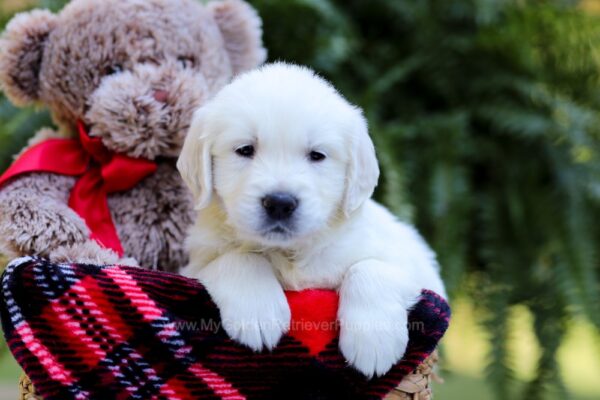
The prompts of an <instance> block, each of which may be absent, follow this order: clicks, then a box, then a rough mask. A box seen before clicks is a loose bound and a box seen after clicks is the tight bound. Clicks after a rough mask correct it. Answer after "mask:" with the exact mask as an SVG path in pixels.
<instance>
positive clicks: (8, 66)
mask: <svg viewBox="0 0 600 400" xmlns="http://www.w3.org/2000/svg"><path fill="white" fill-rule="evenodd" d="M57 19H58V17H57V16H56V15H54V14H52V13H51V12H50V11H47V10H33V11H29V12H26V13H21V14H17V15H16V16H15V17H14V18H13V19H12V20H11V21H10V22H9V23H8V25H7V26H6V30H5V31H4V33H3V34H2V38H1V39H0V83H1V84H2V89H3V90H4V92H5V93H6V95H7V96H8V98H9V99H10V100H11V101H12V102H14V103H15V104H17V105H27V104H29V103H31V102H34V101H37V100H38V99H39V89H40V76H39V75H40V68H41V65H42V59H43V55H44V48H45V46H46V40H47V39H48V35H50V32H52V30H53V29H54V27H55V26H56V25H57Z"/></svg>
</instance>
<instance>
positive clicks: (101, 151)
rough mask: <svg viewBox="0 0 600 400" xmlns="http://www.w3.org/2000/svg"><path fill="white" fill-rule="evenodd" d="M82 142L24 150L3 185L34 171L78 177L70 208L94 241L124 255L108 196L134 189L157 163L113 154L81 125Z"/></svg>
mask: <svg viewBox="0 0 600 400" xmlns="http://www.w3.org/2000/svg"><path fill="white" fill-rule="evenodd" d="M78 129H79V139H48V140H46V141H44V142H42V143H39V144H37V145H35V146H33V147H31V148H29V149H27V151H25V152H24V153H23V154H22V155H21V156H20V157H19V158H18V159H17V160H16V161H15V162H14V163H13V164H12V165H11V166H10V167H9V168H8V170H6V172H5V173H4V174H3V175H2V176H0V186H2V185H3V184H5V183H6V182H7V181H8V180H10V179H12V178H15V177H17V176H20V175H23V174H27V173H31V172H49V173H54V174H59V175H68V176H75V177H79V179H78V180H77V183H75V186H74V187H73V189H72V190H71V194H70V196H69V207H71V208H72V209H73V210H74V211H75V212H76V213H77V214H78V215H79V216H80V217H81V218H82V219H83V220H84V221H85V223H86V224H87V226H88V227H89V229H90V231H91V238H92V239H94V240H96V241H97V242H98V243H99V244H100V245H102V246H104V247H106V248H109V249H112V250H114V251H115V252H116V253H117V254H119V256H122V255H123V247H122V246H121V241H120V240H119V236H118V234H117V230H116V228H115V225H114V223H113V221H112V217H111V215H110V210H109V208H108V202H107V198H106V195H107V194H108V193H114V192H119V191H124V190H128V189H131V188H132V187H134V186H135V185H136V184H137V183H138V182H139V181H141V180H142V179H144V178H145V177H147V176H148V175H150V174H152V173H153V172H154V171H156V164H155V163H154V162H152V161H149V160H143V159H137V158H133V157H128V156H124V155H121V154H113V153H111V152H110V151H109V150H108V149H107V148H106V147H104V145H103V144H102V140H101V139H100V138H92V137H90V136H89V135H88V134H87V133H86V131H85V127H84V126H83V123H81V122H79V123H78Z"/></svg>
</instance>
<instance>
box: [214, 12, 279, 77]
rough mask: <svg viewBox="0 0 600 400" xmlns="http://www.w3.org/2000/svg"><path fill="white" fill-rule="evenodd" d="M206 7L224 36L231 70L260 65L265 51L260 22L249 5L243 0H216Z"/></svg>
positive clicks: (235, 70)
mask: <svg viewBox="0 0 600 400" xmlns="http://www.w3.org/2000/svg"><path fill="white" fill-rule="evenodd" d="M208 8H209V10H210V11H211V12H212V14H213V17H214V18H215V20H216V21H217V24H218V25H219V29H220V30H221V34H222V35H223V38H224V39H225V48H226V49H227V53H228V54H229V58H230V60H231V65H232V67H233V73H234V74H239V73H241V72H244V71H247V70H250V69H252V68H255V67H257V66H259V65H260V64H262V63H263V62H264V61H265V59H266V58H267V51H266V50H265V48H264V46H263V43H262V21H261V19H260V17H259V16H258V13H257V12H256V10H254V9H253V8H252V7H251V6H250V5H249V4H247V3H246V2H244V1H242V0H219V1H213V2H210V3H208Z"/></svg>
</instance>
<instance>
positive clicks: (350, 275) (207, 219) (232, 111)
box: [178, 63, 445, 377]
mask: <svg viewBox="0 0 600 400" xmlns="http://www.w3.org/2000/svg"><path fill="white" fill-rule="evenodd" d="M178 168H179V171H180V172H181V174H182V176H183V179H184V180H185V182H186V183H187V185H188V186H189V187H190V189H191V190H192V192H193V193H194V196H195V202H196V209H197V210H198V217H197V220H196V223H195V225H194V226H193V228H192V229H191V230H190V232H189V237H188V240H187V248H188V251H189V253H190V264H189V265H188V266H187V267H185V268H184V269H183V270H182V273H183V274H184V275H186V276H189V277H193V278H197V279H199V280H200V281H201V282H202V283H203V284H204V285H205V286H206V288H207V290H208V292H209V293H210V295H211V296H212V298H213V299H214V301H215V303H216V304H217V305H218V307H219V309H220V312H221V317H222V319H223V324H224V325H223V326H224V329H225V331H226V332H227V333H228V334H229V335H230V337H231V338H233V339H234V340H236V341H238V342H240V343H242V344H245V345H247V346H249V347H251V348H252V349H255V350H256V351H258V350H261V349H263V348H268V349H271V348H273V347H274V346H275V345H276V344H277V343H278V341H279V339H280V338H281V336H282V335H283V334H284V333H285V332H286V331H287V329H288V328H289V324H290V310H289V307H288V304H287V302H286V298H285V295H284V290H285V289H293V290H300V289H305V288H330V289H335V290H338V291H339V294H340V306H339V311H338V319H339V321H340V342H339V343H340V349H341V351H342V353H343V355H344V356H345V357H346V359H347V360H348V361H349V362H350V363H351V364H352V365H353V366H354V367H355V368H357V369H358V370H359V371H361V372H362V373H363V374H365V375H366V376H369V377H370V376H373V375H381V374H384V373H385V372H387V371H388V370H389V369H390V367H391V366H392V365H394V363H396V362H397V361H398V360H399V359H400V358H402V356H403V354H404V352H405V349H406V345H407V342H408V327H407V313H408V310H409V309H410V308H411V306H412V305H413V304H415V302H416V301H417V298H418V296H419V294H420V291H421V289H431V290H434V291H435V292H437V293H439V294H441V295H444V296H445V292H444V286H443V283H442V281H441V279H440V276H439V268H438V265H437V262H436V260H435V255H434V254H433V252H432V251H431V250H430V249H429V247H428V246H427V245H426V243H425V242H424V241H423V239H422V238H421V237H420V236H419V234H418V233H417V232H416V231H415V229H413V227H411V226H409V225H407V224H405V223H402V222H400V221H398V220H397V219H396V218H395V217H394V216H393V215H392V214H391V213H390V212H388V211H387V210H386V209H385V208H384V207H382V206H380V205H378V204H377V203H375V202H374V201H373V200H371V199H370V197H371V195H372V194H373V190H374V188H375V186H376V184H377V179H378V177H379V168H378V165H377V159H376V156H375V149H374V147H373V143H372V141H371V139H370V137H369V133H368V129H367V123H366V120H365V118H364V117H363V115H362V112H361V110H360V109H359V108H357V107H356V106H353V105H352V104H350V103H349V102H348V101H346V100H345V99H344V98H343V97H342V96H341V95H340V94H339V93H338V92H337V91H336V90H335V89H334V88H333V87H332V86H331V85H330V84H329V83H327V82H326V81H325V80H323V79H322V78H320V77H318V76H316V75H315V74H314V72H312V71H311V70H309V69H307V68H304V67H299V66H295V65H289V64H284V63H277V64H271V65H266V66H264V67H262V68H260V69H258V70H255V71H252V72H249V73H246V74H244V75H242V76H240V77H238V78H236V79H235V80H234V81H233V82H232V83H231V84H229V85H228V86H226V87H225V88H224V89H222V90H221V91H220V92H219V93H218V94H217V95H216V96H215V97H214V98H213V99H212V100H211V101H209V102H208V103H207V104H206V105H205V106H203V107H201V108H200V109H199V110H198V111H197V112H196V114H195V116H194V118H193V122H192V126H191V128H190V131H189V133H188V136H187V138H186V141H185V144H184V146H183V151H182V154H181V156H180V158H179V162H178Z"/></svg>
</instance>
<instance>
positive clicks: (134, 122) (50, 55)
mask: <svg viewBox="0 0 600 400" xmlns="http://www.w3.org/2000/svg"><path fill="white" fill-rule="evenodd" d="M0 48H1V53H0V82H1V83H2V86H3V89H4V91H5V93H6V95H7V96H8V97H9V98H10V99H11V100H12V101H13V102H14V103H15V104H18V105H28V104H31V103H37V104H41V105H44V106H46V107H48V109H49V110H50V112H51V114H52V117H53V120H54V121H55V123H56V124H57V126H58V127H59V129H58V131H53V130H50V129H43V130H41V131H40V132H38V134H36V136H34V138H33V139H32V141H31V143H30V149H29V150H26V151H25V152H24V153H22V155H21V157H22V158H23V159H24V160H25V161H23V160H22V159H20V160H18V162H21V163H25V164H27V163H29V165H28V166H27V167H26V168H21V170H20V171H17V172H18V173H14V174H12V175H9V176H5V178H6V179H5V180H4V182H3V183H2V184H1V186H0V252H4V253H5V254H7V255H9V256H21V255H39V256H42V257H47V258H50V259H51V260H54V261H75V260H77V261H88V262H93V263H101V264H104V263H115V262H124V260H127V261H128V262H132V260H131V259H133V262H136V263H138V264H139V265H141V266H143V267H146V268H152V269H157V268H160V269H163V270H168V271H173V270H176V269H177V268H178V267H180V266H182V265H185V263H186V255H185V254H184V250H183V241H184V236H185V233H186V230H187V228H188V226H189V225H190V224H191V223H192V216H193V212H192V211H193V210H192V208H193V205H192V201H191V198H190V195H189V193H188V192H187V189H186V188H184V185H183V183H182V181H181V179H180V177H179V174H178V172H177V170H176V168H175V161H176V157H177V156H178V154H179V151H180V149H181V146H182V144H183V140H184V136H185V134H186V131H187V129H188V126H189V124H190V120H191V118H192V114H193V111H194V110H195V109H196V108H197V107H198V106H200V105H201V104H203V102H205V101H206V100H207V99H208V98H209V97H211V96H212V95H213V94H214V93H215V92H216V91H217V90H218V89H220V88H221V87H222V86H223V85H224V84H226V83H227V82H228V81H230V80H231V78H232V77H233V76H234V75H235V74H238V73H240V72H243V71H245V70H248V69H251V68H253V67H255V66H257V65H259V64H260V63H262V62H263V61H264V59H265V54H266V52H265V49H264V48H263V45H262V41H261V21H260V19H259V17H258V15H257V14H256V12H255V11H254V10H253V9H252V8H251V7H250V6H249V5H248V4H246V3H244V2H243V1H241V0H221V1H214V2H212V3H208V4H207V5H202V4H201V3H199V2H197V1H194V0H73V1H72V2H70V3H69V4H68V5H67V6H65V8H64V9H63V10H62V11H61V12H60V13H59V14H53V13H51V12H49V11H46V10H34V11H31V12H27V13H23V14H20V15H17V16H16V17H15V18H14V19H13V20H12V21H11V22H10V23H9V24H8V26H7V28H6V31H5V32H4V34H3V36H2V39H1V42H0ZM56 137H63V138H68V139H53V138H56ZM61 140H62V141H61ZM65 140H66V141H65ZM80 144H81V146H80ZM36 146H38V147H36ZM44 146H46V147H44ZM47 146H50V147H47ZM53 146H55V147H53ZM61 146H62V147H61ZM69 146H71V147H72V149H71V147H69ZM90 149H92V150H90ZM94 149H95V150H94ZM71 150H73V151H75V153H73V154H77V157H80V158H79V159H77V160H78V161H73V157H74V155H73V154H71V153H69V151H71ZM28 152H29V153H28ZM99 154H102V155H101V156H100V155H99ZM82 160H83V161H82ZM77 162H79V164H77ZM32 163H33V164H35V166H34V167H31V165H32ZM36 163H37V164H36ZM69 163H71V164H73V163H75V164H76V165H78V166H77V168H79V170H80V171H79V172H78V173H74V172H73V171H72V169H73V168H75V167H73V165H75V164H73V165H71V164H69ZM47 164H52V168H48V165H47ZM68 165H71V166H70V167H67V166H68ZM136 166H137V167H136ZM71 167H72V168H71ZM105 167H106V168H105ZM138 167H139V168H141V171H139V170H136V168H138ZM16 168H17V169H18V168H19V167H18V166H16ZM28 168H29V169H28ZM61 168H66V169H68V168H71V170H69V171H67V172H65V173H61V172H60V171H62V170H61ZM77 168H76V169H77ZM111 168H112V169H111ZM139 168H138V169H139ZM108 170H110V171H109V172H107V171H108ZM9 171H10V170H9ZM46 171H51V172H46ZM57 171H58V173H57ZM13 172H14V170H13ZM106 175H111V177H110V179H109V178H108V177H107V176H106ZM123 182H127V184H125V183H123ZM86 185H87V186H90V187H91V186H94V185H95V186H94V191H93V193H92V192H91V191H89V190H87V186H86ZM90 193H92V194H90ZM86 196H87V197H90V198H86ZM77 204H79V206H80V207H79V209H78V208H77V207H76V205H77ZM81 204H84V205H85V206H84V207H82V206H81ZM74 205H75V206H74ZM104 205H107V206H108V207H107V208H106V210H104V209H103V207H104ZM77 210H79V212H78V211H77ZM103 211H104V212H105V213H107V215H108V221H107V220H106V218H105V219H104V220H103V219H102V215H101V216H100V219H98V214H102V212H103ZM82 214H85V215H82ZM94 214H96V217H94ZM105 216H106V215H105ZM94 218H96V221H95V222H93V219H94ZM90 221H92V222H90ZM91 225H93V226H91ZM111 229H112V232H113V239H115V238H116V239H115V240H116V242H117V244H116V245H114V246H110V245H109V246H107V245H106V242H103V241H102V240H99V239H100V237H101V236H102V233H99V232H100V231H102V230H104V231H105V232H104V233H106V232H108V235H109V236H110V232H111ZM99 243H102V244H103V245H104V246H100V244H99ZM118 246H121V247H120V248H117V247H118Z"/></svg>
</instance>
